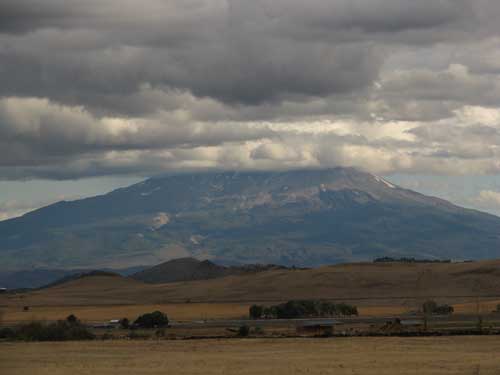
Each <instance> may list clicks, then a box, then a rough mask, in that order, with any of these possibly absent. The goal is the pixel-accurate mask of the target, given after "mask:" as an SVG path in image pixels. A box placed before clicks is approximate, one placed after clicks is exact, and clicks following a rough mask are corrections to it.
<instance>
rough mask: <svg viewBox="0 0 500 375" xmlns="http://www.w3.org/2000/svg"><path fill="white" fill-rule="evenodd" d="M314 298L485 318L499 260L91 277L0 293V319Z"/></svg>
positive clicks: (197, 314)
mask: <svg viewBox="0 0 500 375" xmlns="http://www.w3.org/2000/svg"><path fill="white" fill-rule="evenodd" d="M319 298H325V299H330V300H336V301H346V302H348V303H350V304H354V305H356V306H358V310H359V312H360V315H362V316H394V315H401V314H404V313H406V312H410V311H415V310H418V309H419V307H420V306H421V304H422V303H423V301H425V300H426V299H429V298H433V299H435V300H436V301H437V302H439V303H448V304H452V305H453V306H454V307H455V312H456V313H459V314H476V313H477V309H478V304H477V301H478V300H479V301H480V303H479V309H480V312H481V313H483V314H484V313H489V312H491V311H493V310H495V308H496V305H497V304H499V303H500V261H484V262H473V263H442V264H441V263H429V264H428V263H422V264H420V263H416V264H413V263H359V264H342V265H335V266H328V267H321V268H317V269H308V270H272V271H267V272H261V273H255V274H247V275H240V276H229V277H224V278H220V279H212V280H203V281H192V282H178V283H169V284H153V285H152V284H144V283H142V282H139V281H136V280H132V279H129V278H124V277H120V276H93V277H84V278H81V279H78V280H73V281H70V282H67V283H64V284H60V285H57V286H54V287H51V288H48V289H41V290H36V291H31V292H27V293H21V294H4V295H0V315H3V321H4V323H15V322H25V321H33V320H39V321H52V320H57V319H64V318H65V317H66V316H68V315H69V314H75V315H77V316H78V317H79V318H80V319H81V320H83V321H86V322H104V321H107V320H110V319H119V318H123V317H127V318H129V319H135V318H136V317H137V316H138V315H140V314H142V313H144V312H149V311H153V310H161V311H164V312H166V313H167V314H168V315H169V317H170V318H171V319H173V320H179V321H182V320H204V319H240V318H242V317H245V316H247V314H248V307H249V306H250V305H251V304H252V303H262V304H273V303H278V302H283V301H286V300H289V299H319ZM187 302H189V303H187ZM24 306H29V311H23V307H24ZM0 318H1V317H0Z"/></svg>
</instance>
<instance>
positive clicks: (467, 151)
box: [0, 0, 500, 180]
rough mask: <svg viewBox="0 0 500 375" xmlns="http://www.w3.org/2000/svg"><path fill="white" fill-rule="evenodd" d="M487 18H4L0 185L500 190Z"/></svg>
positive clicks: (493, 57)
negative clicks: (240, 180) (383, 179)
mask: <svg viewBox="0 0 500 375" xmlns="http://www.w3.org/2000/svg"><path fill="white" fill-rule="evenodd" d="M499 16H500V3H498V1H494V0H479V1H469V0H439V1H436V0H419V1H414V0H329V1H327V0H312V1H308V2H304V1H296V0H272V1H271V0H256V1H244V0H224V1H222V0H187V1H186V0H182V1H181V0H167V1H165V0H161V1H160V0H144V1H142V2H141V4H140V5H139V4H138V3H137V2H136V1H130V0H105V1H96V0H89V1H84V2H82V1H77V0H64V1H63V0H45V1H43V2H39V1H35V0H3V1H2V2H1V3H0V61H2V63H1V65H0V80H1V82H2V85H0V178H1V179H4V180H24V179H31V178H47V179H75V178H83V177H89V176H105V175H144V176H147V175H153V174H157V173H162V172H166V171H171V170H184V169H192V170H196V169H206V168H213V169H288V168H295V167H330V166H354V167H358V168H362V169H365V170H369V171H371V172H375V173H382V174H384V173H429V174H443V175H450V174H459V175H460V174H462V175H463V174H472V173H474V174H477V173H479V174H498V173H499V172H500V148H499V145H500V124H499V120H500V108H499V106H498V103H500V52H499V51H500V26H499V25H498V22H497V20H498V17H499Z"/></svg>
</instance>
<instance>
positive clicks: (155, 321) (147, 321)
mask: <svg viewBox="0 0 500 375" xmlns="http://www.w3.org/2000/svg"><path fill="white" fill-rule="evenodd" d="M134 324H135V325H136V326H138V327H141V328H162V327H166V326H168V317H167V315H165V314H164V313H162V312H161V311H155V312H152V313H149V314H144V315H141V316H140V317H138V318H137V319H136V320H135V322H134Z"/></svg>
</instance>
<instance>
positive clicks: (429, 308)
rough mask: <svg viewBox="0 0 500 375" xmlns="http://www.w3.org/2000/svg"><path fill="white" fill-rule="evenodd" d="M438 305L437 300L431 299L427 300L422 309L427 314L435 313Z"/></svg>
mask: <svg viewBox="0 0 500 375" xmlns="http://www.w3.org/2000/svg"><path fill="white" fill-rule="evenodd" d="M437 307H438V304H437V303H436V301H433V300H429V301H425V302H424V304H423V305H422V311H423V312H424V313H426V314H434V312H435V311H436V309H437Z"/></svg>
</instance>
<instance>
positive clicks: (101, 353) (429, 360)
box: [0, 336, 500, 375]
mask: <svg viewBox="0 0 500 375" xmlns="http://www.w3.org/2000/svg"><path fill="white" fill-rule="evenodd" d="M498 353H500V337H469V336H462V337H439V338H435V337H434V338H343V339H246V340H243V339H231V340H227V339H226V340H196V341H192V340H191V341H98V342H82V343H79V342H65V343H0V373H1V374H2V375H37V374H50V375H65V374H71V375H77V374H93V375H94V374H95V375H100V374H103V375H107V374H109V375H111V374H113V375H114V374H120V375H127V374H130V375H132V374H133V375H136V374H145V375H153V374H158V375H159V374H162V375H165V374H172V375H184V374H185V375H188V374H189V375H195V374H196V375H201V374H203V375H212V374H213V375H215V374H217V375H219V374H227V375H233V374H242V375H245V374H247V375H250V374H266V375H282V374H310V375H315V374H318V375H319V374H335V375H342V374H346V375H347V374H349V375H351V374H360V375H371V374H383V375H402V374H418V375H422V374H425V375H442V374H443V375H444V374H449V375H452V374H453V375H461V374H464V375H476V374H481V375H498V374H499V373H500V356H499V355H498Z"/></svg>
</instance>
